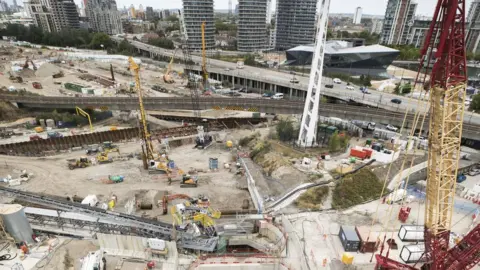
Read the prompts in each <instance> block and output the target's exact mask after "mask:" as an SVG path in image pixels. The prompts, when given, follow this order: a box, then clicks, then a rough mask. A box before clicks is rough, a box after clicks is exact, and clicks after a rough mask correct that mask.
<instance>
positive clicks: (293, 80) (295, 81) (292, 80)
mask: <svg viewBox="0 0 480 270" xmlns="http://www.w3.org/2000/svg"><path fill="white" fill-rule="evenodd" d="M290 82H291V83H299V82H300V81H299V80H298V79H297V78H293V79H291V80H290Z"/></svg>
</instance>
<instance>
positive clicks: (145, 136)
mask: <svg viewBox="0 0 480 270" xmlns="http://www.w3.org/2000/svg"><path fill="white" fill-rule="evenodd" d="M128 62H129V63H130V70H131V71H133V73H134V76H135V90H136V91H137V95H138V104H139V106H140V138H142V160H143V167H144V168H145V169H147V168H148V162H150V161H152V160H154V155H153V145H152V140H151V137H150V132H149V131H148V125H147V117H146V113H145V108H144V106H143V97H142V88H141V85H140V67H139V66H138V64H137V63H135V61H134V60H133V58H132V57H129V58H128ZM147 161H148V162H147Z"/></svg>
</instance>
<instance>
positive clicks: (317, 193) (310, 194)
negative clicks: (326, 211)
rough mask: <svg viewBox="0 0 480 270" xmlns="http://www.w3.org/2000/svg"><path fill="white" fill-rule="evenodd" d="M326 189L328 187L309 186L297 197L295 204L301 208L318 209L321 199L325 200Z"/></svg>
mask: <svg viewBox="0 0 480 270" xmlns="http://www.w3.org/2000/svg"><path fill="white" fill-rule="evenodd" d="M328 190H329V188H328V187H325V186H324V187H316V188H311V189H309V190H307V191H306V192H304V193H303V194H302V195H300V197H298V199H297V200H296V201H295V205H296V206H297V207H298V208H300V209H303V210H307V209H314V210H317V209H320V207H321V206H322V202H323V200H325V198H326V197H327V195H328Z"/></svg>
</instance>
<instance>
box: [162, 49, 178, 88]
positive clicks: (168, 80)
mask: <svg viewBox="0 0 480 270" xmlns="http://www.w3.org/2000/svg"><path fill="white" fill-rule="evenodd" d="M176 54H177V50H175V52H173V56H172V59H170V63H168V68H167V71H166V72H165V75H163V81H164V82H166V83H174V82H175V80H174V79H173V78H172V76H170V72H171V71H172V64H173V59H174V58H175V55H176Z"/></svg>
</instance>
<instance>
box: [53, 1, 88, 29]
mask: <svg viewBox="0 0 480 270" xmlns="http://www.w3.org/2000/svg"><path fill="white" fill-rule="evenodd" d="M49 2H50V7H51V9H52V14H53V22H54V24H55V29H56V31H61V30H62V29H69V28H80V19H79V16H78V11H77V6H76V5H75V2H74V1H73V0H49Z"/></svg>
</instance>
